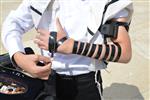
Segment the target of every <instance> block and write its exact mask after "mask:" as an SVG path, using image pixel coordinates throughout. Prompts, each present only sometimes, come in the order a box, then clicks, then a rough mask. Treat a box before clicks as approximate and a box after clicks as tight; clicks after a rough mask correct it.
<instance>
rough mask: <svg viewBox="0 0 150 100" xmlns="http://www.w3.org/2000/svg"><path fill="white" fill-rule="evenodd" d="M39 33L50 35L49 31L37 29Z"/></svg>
mask: <svg viewBox="0 0 150 100" xmlns="http://www.w3.org/2000/svg"><path fill="white" fill-rule="evenodd" d="M37 32H38V33H40V34H41V35H46V34H49V31H48V30H44V29H37Z"/></svg>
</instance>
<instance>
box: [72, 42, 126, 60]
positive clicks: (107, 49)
mask: <svg viewBox="0 0 150 100" xmlns="http://www.w3.org/2000/svg"><path fill="white" fill-rule="evenodd" d="M72 53H73V54H78V55H82V56H86V57H90V58H93V59H98V60H106V61H111V62H124V63H125V62H128V58H124V56H123V55H124V54H123V53H124V49H123V47H122V45H120V44H119V43H111V44H92V43H85V42H79V41H75V42H74V46H73V50H72Z"/></svg>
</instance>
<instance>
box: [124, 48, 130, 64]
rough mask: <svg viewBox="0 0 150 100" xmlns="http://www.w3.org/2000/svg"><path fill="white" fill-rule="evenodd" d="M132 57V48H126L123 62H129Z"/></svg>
mask: <svg viewBox="0 0 150 100" xmlns="http://www.w3.org/2000/svg"><path fill="white" fill-rule="evenodd" d="M131 58H132V49H131V48H129V49H126V50H124V51H123V52H122V63H129V62H130V61H131Z"/></svg>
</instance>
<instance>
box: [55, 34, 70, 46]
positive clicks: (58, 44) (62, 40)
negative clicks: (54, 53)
mask: <svg viewBox="0 0 150 100" xmlns="http://www.w3.org/2000/svg"><path fill="white" fill-rule="evenodd" d="M67 39H68V38H67V36H65V37H63V38H61V39H60V40H58V41H57V45H56V48H58V47H59V46H60V45H62V44H63V43H64V42H65V41H66V40H67Z"/></svg>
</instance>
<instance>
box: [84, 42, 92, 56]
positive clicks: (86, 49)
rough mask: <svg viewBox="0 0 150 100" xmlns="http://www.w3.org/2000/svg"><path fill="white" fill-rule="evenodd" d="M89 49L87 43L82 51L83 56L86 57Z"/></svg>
mask: <svg viewBox="0 0 150 100" xmlns="http://www.w3.org/2000/svg"><path fill="white" fill-rule="evenodd" d="M89 48H90V44H89V43H86V47H85V49H84V52H83V54H82V55H83V56H86V55H87V53H88V51H89Z"/></svg>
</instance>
